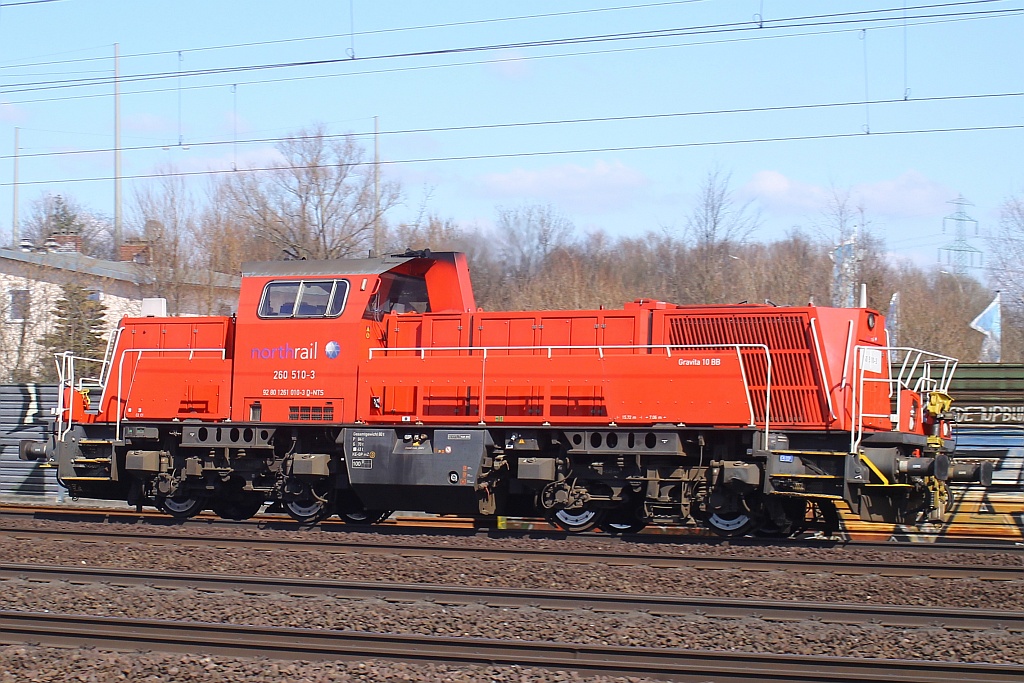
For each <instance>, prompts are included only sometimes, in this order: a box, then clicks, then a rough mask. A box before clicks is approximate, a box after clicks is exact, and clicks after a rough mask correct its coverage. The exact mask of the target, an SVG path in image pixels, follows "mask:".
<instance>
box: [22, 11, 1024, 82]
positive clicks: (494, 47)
mask: <svg viewBox="0 0 1024 683" xmlns="http://www.w3.org/2000/svg"><path fill="white" fill-rule="evenodd" d="M1004 1H1005V0H970V1H969V2H961V3H952V4H946V5H925V6H921V7H923V8H925V9H931V8H935V7H948V6H952V5H960V4H978V3H987V2H1004ZM910 9H915V8H910ZM880 11H886V12H890V13H893V12H897V11H898V8H897V9H887V10H869V11H866V12H859V13H850V12H846V13H833V14H825V15H808V16H801V17H791V18H785V19H772V20H771V22H770V23H771V24H772V26H770V27H766V28H771V29H778V28H806V27H811V26H840V25H846V26H858V27H861V28H863V25H864V24H874V23H880V22H881V23H886V24H892V23H893V22H901V21H903V18H902V17H901V16H899V15H898V14H896V15H894V16H891V17H871V18H864V17H858V16H856V15H858V14H861V15H862V14H870V13H875V12H880ZM1022 12H1024V7H1020V6H1018V7H1015V8H1003V9H992V10H976V11H966V12H944V13H930V14H919V15H915V16H911V17H910V18H911V19H926V18H927V19H935V18H953V17H958V18H962V19H966V18H970V17H980V16H1000V15H1007V14H1009V13H1014V14H1019V13H1022ZM751 30H764V29H762V28H760V27H759V26H758V25H756V24H754V23H752V22H749V21H744V22H731V23H726V24H711V25H702V26H693V27H676V28H670V29H654V30H648V31H632V32H625V33H609V34H596V35H589V36H577V37H571V38H556V39H547V40H532V41H519V42H509V43H493V44H486V45H474V46H463V47H451V48H438V49H433V50H419V51H411V52H393V53H385V54H377V55H368V56H364V57H348V56H345V57H335V58H329V59H313V60H297V61H287V62H273V63H262V64H246V65H236V66H226V67H211V68H207V69H193V70H189V71H182V72H181V73H180V75H181V77H184V78H195V77H199V76H210V75H221V74H237V73H240V72H249V71H265V70H275V69H291V68H300V67H302V68H304V67H312V66H327V65H337V64H340V63H345V62H349V63H351V62H359V61H378V60H390V59H399V58H417V57H431V56H442V55H453V54H467V53H473V52H481V51H498V50H511V49H526V48H536V47H554V46H567V45H580V44H592V43H604V42H613V41H635V40H650V39H656V38H669V37H685V36H695V35H709V34H714V33H733V32H740V31H751ZM178 75H179V74H178V72H177V71H157V72H147V73H138V74H130V75H125V76H121V82H122V83H138V82H145V81H151V80H163V79H168V78H175V77H178ZM110 81H111V77H109V76H105V77H97V78H80V79H63V80H51V81H26V82H21V83H13V84H7V85H5V86H3V87H4V91H5V93H7V94H8V95H9V94H14V93H21V92H38V91H44V90H52V89H58V88H82V87H93V86H105V85H108V84H109V83H110Z"/></svg>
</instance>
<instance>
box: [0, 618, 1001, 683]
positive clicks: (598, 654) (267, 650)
mask: <svg viewBox="0 0 1024 683" xmlns="http://www.w3.org/2000/svg"><path fill="white" fill-rule="evenodd" d="M0 642H3V643H5V644H14V643H33V644H38V645H43V646H56V647H95V648H100V649H107V650H116V651H133V650H134V651H138V650H150V651H152V650H156V651H162V652H176V653H195V652H202V653H204V654H207V655H228V656H236V657H238V656H240V657H269V658H274V659H290V660H304V661H306V660H324V659H358V660H366V659H373V658H379V659H388V660H400V661H407V662H417V661H430V662H438V661H440V662H449V663H457V664H479V665H490V666H537V667H544V668H548V669H563V670H571V671H577V672H581V673H585V674H590V675H594V674H604V675H612V676H650V677H655V678H658V679H660V680H664V681H707V680H708V679H709V677H712V678H713V679H714V680H716V681H749V680H751V678H757V679H759V680H776V681H783V680H784V681H797V682H808V683H810V682H812V681H814V682H817V681H835V682H840V683H855V682H856V683H862V682H864V681H892V680H899V681H904V682H908V683H910V682H918V681H920V682H921V683H925V682H927V683H968V682H976V683H1004V682H1009V681H1014V682H1016V681H1018V680H1019V676H1020V669H1019V667H1017V666H1013V665H998V664H974V663H953V662H935V661H925V660H892V659H874V660H873V659H855V658H844V657H817V656H806V655H767V654H748V653H736V652H721V651H701V650H683V649H668V648H666V649H660V648H646V647H623V646H609V645H599V646H590V645H578V644H573V645H566V644H558V643H548V642H532V641H521V640H492V639H483V638H465V637H442V636H416V635H385V634H373V633H360V632H352V631H331V630H317V629H304V628H301V629H300V628H280V627H274V628H267V627H253V626H234V625H226V624H203V623H195V622H181V621H156V620H140V619H122V618H117V617H93V616H76V615H68V614H52V613H38V612H8V611H3V612H0Z"/></svg>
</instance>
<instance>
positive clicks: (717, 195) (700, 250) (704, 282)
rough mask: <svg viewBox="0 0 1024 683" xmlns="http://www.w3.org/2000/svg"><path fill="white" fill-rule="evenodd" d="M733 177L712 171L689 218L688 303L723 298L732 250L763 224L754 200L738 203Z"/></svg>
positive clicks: (683, 288)
mask: <svg viewBox="0 0 1024 683" xmlns="http://www.w3.org/2000/svg"><path fill="white" fill-rule="evenodd" d="M731 179H732V176H731V174H728V173H723V172H722V171H721V170H719V169H713V170H711V171H709V172H708V174H707V176H705V178H704V182H703V183H701V186H700V188H699V189H698V191H697V195H696V198H695V202H694V206H693V209H692V210H691V212H690V215H689V216H688V217H687V220H686V233H685V234H686V238H687V241H688V242H689V243H690V244H691V245H692V251H693V254H692V255H693V260H692V262H691V264H690V266H691V267H690V269H689V270H688V272H687V277H686V279H685V281H684V284H683V286H682V287H681V289H682V290H683V291H684V292H685V294H686V299H687V301H688V302H693V303H718V302H721V301H723V297H724V295H725V291H724V277H723V275H724V272H725V269H726V263H727V261H728V260H729V254H730V251H731V250H735V248H736V246H738V245H740V244H743V243H744V242H746V241H747V240H748V239H749V238H750V236H751V235H752V234H753V233H754V231H755V230H757V228H758V226H759V225H760V224H761V218H760V215H759V214H758V213H757V211H756V210H755V209H754V208H753V205H752V203H751V202H746V203H742V204H741V203H738V202H737V199H736V196H735V193H734V192H733V190H732V189H731V188H730V182H731Z"/></svg>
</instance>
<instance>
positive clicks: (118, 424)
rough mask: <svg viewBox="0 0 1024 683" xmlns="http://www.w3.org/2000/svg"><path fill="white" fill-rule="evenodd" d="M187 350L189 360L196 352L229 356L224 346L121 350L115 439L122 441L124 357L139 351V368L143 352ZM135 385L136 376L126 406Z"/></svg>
mask: <svg viewBox="0 0 1024 683" xmlns="http://www.w3.org/2000/svg"><path fill="white" fill-rule="evenodd" d="M186 352H187V353H188V355H189V358H188V359H189V360H192V357H193V356H194V355H195V354H196V353H219V354H220V359H221V360H224V359H225V358H226V357H227V355H226V354H227V350H226V349H225V348H224V347H223V346H221V347H218V348H189V347H183V348H164V349H124V350H122V351H121V357H120V358H119V359H118V363H117V389H116V390H115V391H116V393H115V394H114V397H113V398H114V402H115V403H116V404H117V419H116V421H115V423H114V440H115V441H120V440H121V419H122V418H123V415H122V411H123V406H122V405H121V400H120V399H121V395H120V393H121V382H122V380H123V379H124V359H125V357H126V356H127V355H128V354H129V353H137V354H139V357H138V358H137V359H136V361H135V367H136V369H137V368H138V362H139V361H140V360H142V354H143V353H186ZM134 386H135V379H134V376H133V378H132V381H131V383H130V384H129V385H128V391H127V393H125V395H124V407H126V406H127V405H128V397H129V396H130V395H131V392H132V388H133V387H134Z"/></svg>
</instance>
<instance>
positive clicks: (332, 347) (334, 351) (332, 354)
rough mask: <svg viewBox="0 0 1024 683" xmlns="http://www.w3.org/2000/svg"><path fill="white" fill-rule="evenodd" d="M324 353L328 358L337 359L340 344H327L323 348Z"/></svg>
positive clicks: (330, 342) (334, 342)
mask: <svg viewBox="0 0 1024 683" xmlns="http://www.w3.org/2000/svg"><path fill="white" fill-rule="evenodd" d="M324 353H326V354H327V357H328V358H337V357H338V354H339V353H341V344H339V343H338V342H336V341H329V342H327V346H325V347H324Z"/></svg>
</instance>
